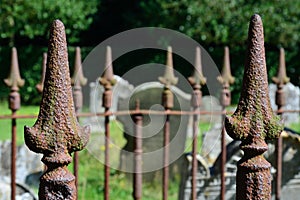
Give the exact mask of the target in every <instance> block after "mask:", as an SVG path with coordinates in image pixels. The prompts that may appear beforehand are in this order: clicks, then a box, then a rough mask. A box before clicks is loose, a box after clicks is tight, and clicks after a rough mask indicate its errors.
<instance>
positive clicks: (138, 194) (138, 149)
mask: <svg viewBox="0 0 300 200" xmlns="http://www.w3.org/2000/svg"><path fill="white" fill-rule="evenodd" d="M139 111H140V102H139V100H138V99H137V100H136V104H135V112H136V113H135V114H134V115H133V119H134V122H135V124H134V129H135V136H134V173H133V198H134V199H135V200H141V199H142V184H143V182H142V163H143V160H142V153H143V148H142V145H143V143H142V142H143V141H142V137H143V136H142V126H143V115H142V114H141V113H139Z"/></svg>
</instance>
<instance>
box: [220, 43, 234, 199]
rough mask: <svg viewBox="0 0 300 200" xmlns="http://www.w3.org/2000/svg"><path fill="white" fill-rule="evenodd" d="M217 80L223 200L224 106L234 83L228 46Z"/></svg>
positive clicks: (224, 163)
mask: <svg viewBox="0 0 300 200" xmlns="http://www.w3.org/2000/svg"><path fill="white" fill-rule="evenodd" d="M217 80H218V81H219V82H220V83H221V84H222V94H221V105H222V124H223V125H222V137H221V150H222V151H221V166H220V167H221V168H220V169H221V194H220V199H221V200H225V195H226V194H225V193H226V185H225V178H226V177H225V173H226V171H225V170H226V169H225V165H226V154H227V152H226V135H225V134H226V130H225V126H224V120H225V115H226V107H227V106H229V105H230V104H231V93H230V88H229V87H230V85H231V84H233V83H234V77H233V76H232V75H231V70H230V57H229V48H228V47H225V48H224V63H223V69H222V75H221V76H218V77H217Z"/></svg>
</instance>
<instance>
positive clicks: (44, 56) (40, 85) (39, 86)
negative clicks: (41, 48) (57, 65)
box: [35, 53, 47, 93]
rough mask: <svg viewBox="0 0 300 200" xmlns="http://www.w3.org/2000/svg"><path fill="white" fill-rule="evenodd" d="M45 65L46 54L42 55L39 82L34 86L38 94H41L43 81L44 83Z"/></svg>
mask: <svg viewBox="0 0 300 200" xmlns="http://www.w3.org/2000/svg"><path fill="white" fill-rule="evenodd" d="M46 64H47V53H43V63H42V76H41V81H40V82H39V83H38V84H36V86H35V87H36V89H37V91H38V92H39V93H42V92H43V88H44V81H45V74H46Z"/></svg>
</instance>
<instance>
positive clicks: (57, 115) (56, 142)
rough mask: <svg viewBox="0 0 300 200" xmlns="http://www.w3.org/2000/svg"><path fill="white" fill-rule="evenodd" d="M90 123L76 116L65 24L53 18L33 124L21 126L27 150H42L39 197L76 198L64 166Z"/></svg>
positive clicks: (80, 145) (84, 139) (48, 199)
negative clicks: (37, 112) (31, 125)
mask: <svg viewBox="0 0 300 200" xmlns="http://www.w3.org/2000/svg"><path fill="white" fill-rule="evenodd" d="M89 131H90V130H89V127H84V128H81V127H80V126H79V123H78V121H77V119H76V114H75V109H74V103H73V98H72V88H71V79H70V74H69V63H68V53H67V42H66V35H65V28H64V25H63V23H62V22H61V21H59V20H55V21H54V22H53V23H52V27H51V30H50V39H49V46H48V60H47V69H46V75H45V83H44V90H43V98H42V102H41V106H40V112H39V116H38V119H37V121H36V123H35V124H34V126H33V127H31V128H30V127H27V126H25V128H24V134H25V143H26V145H27V146H28V147H29V149H30V150H32V151H34V152H36V153H42V154H44V156H43V158H42V162H43V163H45V165H46V166H47V171H46V172H45V173H44V174H43V175H42V177H41V178H40V187H39V199H43V200H53V199H56V200H57V199H61V200H66V199H67V200H75V199H76V195H77V190H76V187H75V177H74V175H73V174H72V173H70V172H69V171H68V169H67V165H68V164H69V163H71V161H72V157H71V153H72V152H75V151H79V150H82V149H83V148H84V146H85V145H86V144H87V142H88V137H89Z"/></svg>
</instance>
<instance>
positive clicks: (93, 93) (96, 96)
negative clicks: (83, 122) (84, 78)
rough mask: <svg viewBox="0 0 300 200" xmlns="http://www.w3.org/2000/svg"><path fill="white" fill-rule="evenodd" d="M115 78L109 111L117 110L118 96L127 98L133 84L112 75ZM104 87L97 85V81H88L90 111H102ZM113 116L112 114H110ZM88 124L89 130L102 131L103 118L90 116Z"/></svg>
mask: <svg viewBox="0 0 300 200" xmlns="http://www.w3.org/2000/svg"><path fill="white" fill-rule="evenodd" d="M114 78H115V79H116V84H115V85H114V86H113V88H112V91H113V93H112V107H111V111H112V112H115V111H117V109H118V108H117V107H118V101H119V98H127V97H128V96H129V95H130V94H131V93H132V91H133V88H134V87H133V85H131V84H130V83H129V82H128V81H126V80H124V79H122V78H121V77H119V76H117V75H114ZM103 92H104V88H103V87H102V86H101V85H99V83H98V82H97V81H96V82H91V83H90V105H89V109H90V112H92V113H101V112H104V108H103V107H102V96H103ZM111 117H112V118H114V116H111ZM87 123H88V124H90V127H91V132H92V133H93V132H99V131H100V132H104V129H103V127H104V118H103V117H91V118H89V119H88V121H87Z"/></svg>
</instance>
